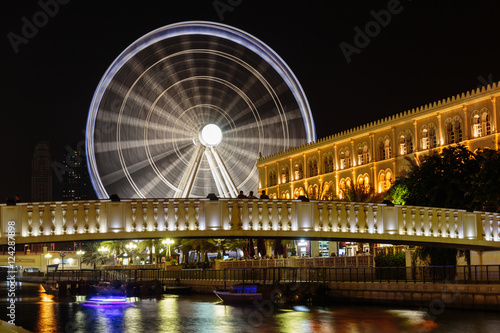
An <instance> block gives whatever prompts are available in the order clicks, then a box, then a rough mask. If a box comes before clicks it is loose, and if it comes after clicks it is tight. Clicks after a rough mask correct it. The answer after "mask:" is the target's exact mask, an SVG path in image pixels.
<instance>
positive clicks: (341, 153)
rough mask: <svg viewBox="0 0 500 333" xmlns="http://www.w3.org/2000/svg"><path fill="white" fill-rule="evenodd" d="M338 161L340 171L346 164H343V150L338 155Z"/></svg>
mask: <svg viewBox="0 0 500 333" xmlns="http://www.w3.org/2000/svg"><path fill="white" fill-rule="evenodd" d="M339 160H340V169H341V170H342V169H345V168H346V164H345V152H344V150H341V151H340V153H339Z"/></svg>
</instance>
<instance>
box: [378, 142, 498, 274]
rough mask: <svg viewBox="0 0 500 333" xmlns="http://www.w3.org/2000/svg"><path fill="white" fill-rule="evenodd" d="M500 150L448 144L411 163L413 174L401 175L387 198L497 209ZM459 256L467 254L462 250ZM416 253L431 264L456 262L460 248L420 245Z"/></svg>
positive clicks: (440, 205)
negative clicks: (472, 150)
mask: <svg viewBox="0 0 500 333" xmlns="http://www.w3.org/2000/svg"><path fill="white" fill-rule="evenodd" d="M499 184H500V152H498V151H496V150H490V149H484V150H477V151H476V152H471V151H470V150H469V149H467V147H465V146H463V145H457V146H451V147H446V148H444V149H443V150H442V152H441V153H440V154H432V155H430V156H426V157H424V158H423V160H422V161H418V160H417V161H416V163H412V168H411V171H410V173H409V174H408V175H407V177H405V178H399V179H398V180H397V181H396V182H395V184H394V185H393V186H392V187H391V189H390V190H389V192H388V194H387V196H386V198H388V199H390V200H391V201H392V202H393V203H395V204H408V205H416V206H430V207H442V208H455V209H466V210H484V209H486V207H488V209H491V210H496V209H497V207H498V204H499V203H500V191H498V185H499ZM458 254H459V255H460V256H462V255H465V256H466V257H467V255H468V253H467V251H466V252H459V253H458ZM415 255H416V256H417V257H418V258H419V259H421V260H422V261H424V262H427V263H428V264H430V265H456V262H457V250H456V249H445V248H433V247H419V248H418V249H417V251H416V253H415Z"/></svg>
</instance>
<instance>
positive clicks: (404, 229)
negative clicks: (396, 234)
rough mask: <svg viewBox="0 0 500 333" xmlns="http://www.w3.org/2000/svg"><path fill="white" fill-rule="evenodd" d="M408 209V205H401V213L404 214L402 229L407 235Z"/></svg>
mask: <svg viewBox="0 0 500 333" xmlns="http://www.w3.org/2000/svg"><path fill="white" fill-rule="evenodd" d="M406 210H407V208H406V207H401V213H402V214H403V230H402V234H403V235H406V232H407V230H406Z"/></svg>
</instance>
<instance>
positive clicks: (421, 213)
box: [419, 208, 425, 236]
mask: <svg viewBox="0 0 500 333" xmlns="http://www.w3.org/2000/svg"><path fill="white" fill-rule="evenodd" d="M419 213H420V236H424V235H425V226H424V225H425V224H424V209H423V208H420V209H419Z"/></svg>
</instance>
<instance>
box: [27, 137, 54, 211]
mask: <svg viewBox="0 0 500 333" xmlns="http://www.w3.org/2000/svg"><path fill="white" fill-rule="evenodd" d="M51 165H52V158H51V155H50V147H49V142H48V141H40V142H39V143H37V145H36V146H35V151H34V153H33V159H32V160H31V201H33V202H38V201H52V166H51Z"/></svg>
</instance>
